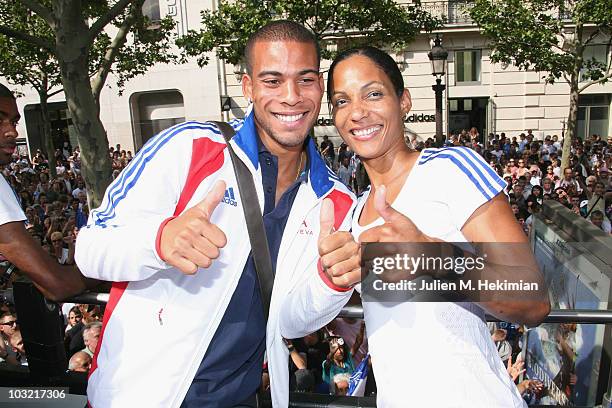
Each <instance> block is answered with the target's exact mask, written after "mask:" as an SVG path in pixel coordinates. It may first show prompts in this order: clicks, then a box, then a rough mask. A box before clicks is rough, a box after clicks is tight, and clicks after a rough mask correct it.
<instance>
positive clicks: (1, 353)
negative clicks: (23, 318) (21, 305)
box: [0, 311, 19, 365]
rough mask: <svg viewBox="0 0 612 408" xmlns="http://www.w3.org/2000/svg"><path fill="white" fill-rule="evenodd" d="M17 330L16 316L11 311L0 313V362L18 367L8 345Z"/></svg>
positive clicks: (15, 357)
mask: <svg viewBox="0 0 612 408" xmlns="http://www.w3.org/2000/svg"><path fill="white" fill-rule="evenodd" d="M18 330H19V326H18V324H17V316H16V315H15V313H13V312H11V311H2V312H0V361H6V362H7V363H9V364H13V365H18V364H19V361H18V360H17V356H16V353H15V352H14V351H13V347H12V346H11V344H10V343H9V340H10V338H11V337H12V336H13V335H14V334H15V332H16V331H18Z"/></svg>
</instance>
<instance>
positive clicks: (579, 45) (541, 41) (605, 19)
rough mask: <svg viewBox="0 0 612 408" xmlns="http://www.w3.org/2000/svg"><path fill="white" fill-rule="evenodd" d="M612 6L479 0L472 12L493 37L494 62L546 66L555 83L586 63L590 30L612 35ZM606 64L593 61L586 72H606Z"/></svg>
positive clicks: (591, 1) (580, 0)
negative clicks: (583, 55) (583, 57)
mask: <svg viewBox="0 0 612 408" xmlns="http://www.w3.org/2000/svg"><path fill="white" fill-rule="evenodd" d="M611 10H612V8H611V7H610V3H609V1H606V0H573V1H566V0H532V1H529V2H525V1H523V0H504V1H491V0H476V2H475V5H474V7H473V8H472V9H471V11H470V15H471V16H472V18H473V19H474V21H475V22H476V23H477V24H478V25H479V26H480V29H481V31H482V34H483V35H485V36H486V37H488V38H489V40H490V41H491V43H490V46H491V48H492V53H491V60H492V61H493V62H501V63H507V64H514V65H516V66H517V67H519V68H520V69H532V70H536V71H541V72H546V73H547V76H546V81H547V82H549V83H553V82H555V81H556V80H558V79H559V78H560V77H562V76H563V75H566V76H571V74H572V73H574V74H577V72H579V71H580V70H581V69H582V68H583V64H585V62H584V61H583V60H582V53H583V52H584V46H585V45H586V42H587V41H588V40H587V39H588V38H589V36H591V34H592V36H591V37H590V39H591V40H592V39H594V38H596V37H597V35H598V34H599V33H606V32H607V38H608V39H609V30H610V26H611V24H612V11H611ZM585 24H589V25H590V26H585ZM605 68H606V67H605V63H603V64H596V63H593V62H589V63H588V74H587V75H586V76H584V77H585V78H586V77H588V78H591V79H595V78H597V79H599V78H602V77H603V76H604V75H605Z"/></svg>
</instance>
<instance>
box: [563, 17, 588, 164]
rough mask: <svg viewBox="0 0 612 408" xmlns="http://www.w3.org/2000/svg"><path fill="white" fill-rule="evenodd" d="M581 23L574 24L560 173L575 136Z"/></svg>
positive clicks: (580, 65)
mask: <svg viewBox="0 0 612 408" xmlns="http://www.w3.org/2000/svg"><path fill="white" fill-rule="evenodd" d="M582 34H583V25H582V24H576V33H575V38H574V39H573V41H572V42H573V44H572V45H573V47H574V52H575V53H576V61H575V63H574V67H573V70H572V72H571V74H570V81H569V86H570V106H569V114H568V115H567V132H566V134H565V137H564V138H563V153H562V155H561V173H563V171H565V169H566V168H567V167H568V166H569V159H570V154H571V149H572V142H573V141H574V139H575V137H576V125H577V122H578V95H579V92H578V89H579V88H578V81H579V79H580V70H581V69H582V55H583V53H584V45H583V44H582Z"/></svg>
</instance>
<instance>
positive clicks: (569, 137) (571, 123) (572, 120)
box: [561, 74, 578, 172]
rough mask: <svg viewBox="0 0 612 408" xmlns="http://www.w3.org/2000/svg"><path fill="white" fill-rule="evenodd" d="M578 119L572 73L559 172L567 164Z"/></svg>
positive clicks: (576, 88) (576, 87) (576, 77)
mask: <svg viewBox="0 0 612 408" xmlns="http://www.w3.org/2000/svg"><path fill="white" fill-rule="evenodd" d="M577 121H578V76H577V75H574V74H572V78H571V80H570V106H569V114H568V115H567V130H566V132H565V137H564V138H563V152H562V155H561V172H563V171H564V170H565V168H566V167H568V166H569V159H570V154H571V149H572V141H573V140H574V139H575V137H576V123H577Z"/></svg>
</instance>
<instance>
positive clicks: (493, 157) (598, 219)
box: [320, 128, 612, 234]
mask: <svg viewBox="0 0 612 408" xmlns="http://www.w3.org/2000/svg"><path fill="white" fill-rule="evenodd" d="M484 142H485V140H484V138H483V137H481V136H480V134H479V132H478V131H477V130H476V128H472V129H471V130H470V131H466V130H465V129H464V130H462V131H461V132H457V133H453V134H451V135H450V137H449V138H448V140H447V142H446V143H445V145H446V146H449V147H450V146H465V147H469V148H472V149H474V150H475V151H476V152H478V153H479V154H480V155H482V156H483V157H484V158H485V160H486V161H487V162H488V163H489V165H490V166H491V167H492V168H493V169H494V170H495V172H496V173H497V174H499V176H500V177H502V178H503V179H504V180H505V181H506V183H507V188H506V190H505V192H506V194H507V196H508V199H509V201H510V205H511V207H512V211H513V212H514V215H515V216H516V219H517V220H518V221H519V223H520V224H521V225H522V226H523V229H524V230H525V232H526V233H527V232H528V231H529V228H530V226H531V223H532V222H533V217H532V215H533V214H536V213H538V212H539V211H540V210H541V208H542V202H543V200H556V201H558V202H559V203H561V204H562V205H564V206H565V207H567V208H569V209H570V210H572V211H573V212H574V213H576V214H578V215H580V216H581V217H583V218H586V219H588V220H589V221H590V222H591V223H592V224H593V225H595V226H596V227H598V228H599V229H601V230H603V231H604V232H606V233H607V234H610V233H611V231H612V229H611V219H612V188H611V185H610V177H609V168H610V166H611V165H612V137H608V138H607V140H604V139H602V137H601V136H599V135H592V136H591V137H589V138H586V139H585V140H582V139H581V138H577V139H575V140H574V142H573V144H572V148H571V156H570V160H569V166H568V167H567V168H564V169H562V168H561V148H562V144H561V142H560V140H559V137H558V135H546V136H544V138H543V140H536V138H535V136H534V134H533V132H532V130H527V132H525V133H520V134H519V135H518V136H512V137H508V136H506V134H505V133H501V134H489V136H488V138H487V141H486V142H487V143H486V145H485V144H484ZM406 143H407V144H408V145H409V146H410V147H412V148H413V149H415V150H417V151H421V150H423V149H426V148H430V147H434V146H435V141H434V139H433V138H429V139H427V140H424V141H423V140H418V139H417V137H416V136H413V137H411V138H406ZM320 151H321V154H322V155H323V156H324V157H325V159H326V161H327V163H328V164H329V165H330V166H331V167H332V168H334V170H335V171H336V172H337V174H338V177H339V178H340V179H341V180H342V181H343V182H344V183H345V184H346V185H348V186H349V187H350V188H351V189H352V190H353V191H354V192H355V193H357V194H360V193H361V192H362V191H363V190H364V189H365V188H366V187H367V185H368V184H369V181H368V179H367V174H366V173H365V170H364V169H363V165H362V164H361V161H360V159H359V157H358V156H357V155H355V154H353V152H351V151H350V149H349V148H348V146H347V145H346V144H345V143H342V144H340V146H339V147H338V148H334V145H333V142H332V141H330V140H329V137H328V136H324V137H323V141H322V142H321V144H320Z"/></svg>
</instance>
